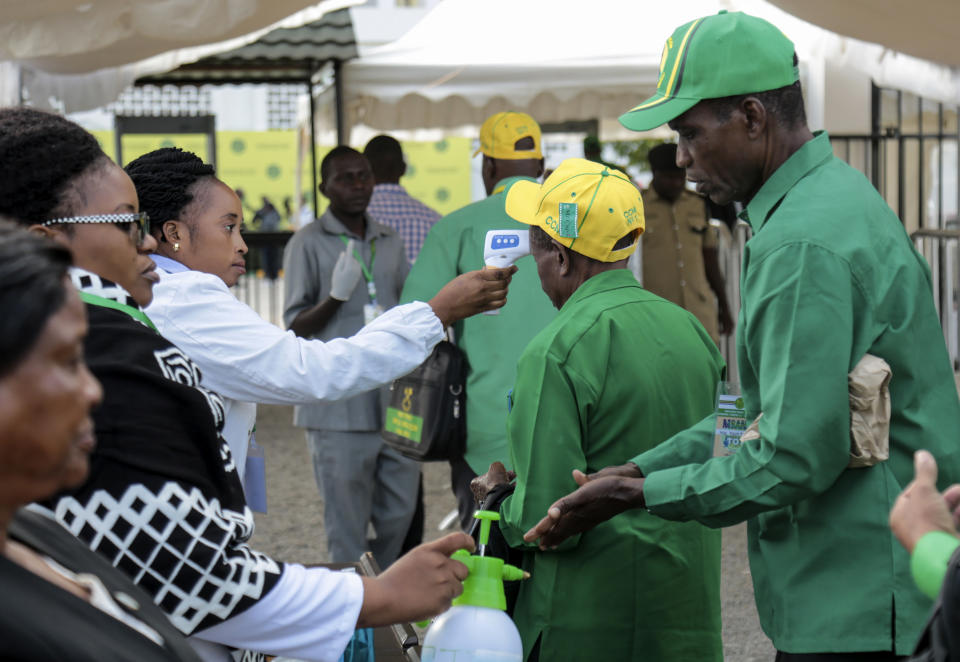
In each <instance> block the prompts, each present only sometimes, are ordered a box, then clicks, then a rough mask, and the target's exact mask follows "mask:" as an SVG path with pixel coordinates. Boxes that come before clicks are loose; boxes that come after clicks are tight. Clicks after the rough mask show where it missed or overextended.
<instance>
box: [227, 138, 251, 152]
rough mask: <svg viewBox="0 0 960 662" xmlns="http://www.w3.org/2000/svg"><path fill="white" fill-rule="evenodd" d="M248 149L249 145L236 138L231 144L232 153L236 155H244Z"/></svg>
mask: <svg viewBox="0 0 960 662" xmlns="http://www.w3.org/2000/svg"><path fill="white" fill-rule="evenodd" d="M246 149H247V143H246V142H244V140H243V139H242V138H235V139H234V141H233V142H232V143H230V151H232V152H233V153H234V154H243V152H244V150H246Z"/></svg>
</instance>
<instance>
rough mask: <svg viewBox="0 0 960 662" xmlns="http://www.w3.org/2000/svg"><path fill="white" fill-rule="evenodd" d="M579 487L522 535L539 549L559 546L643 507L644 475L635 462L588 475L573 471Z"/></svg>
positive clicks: (556, 502) (555, 504) (554, 504)
mask: <svg viewBox="0 0 960 662" xmlns="http://www.w3.org/2000/svg"><path fill="white" fill-rule="evenodd" d="M573 479H574V481H576V483H577V485H579V486H580V487H579V488H578V489H577V490H576V491H575V492H572V493H571V494H568V495H567V496H565V497H563V498H562V499H560V500H559V501H555V502H554V503H553V505H552V506H550V508H549V509H548V510H547V516H546V517H544V518H543V519H542V520H540V521H539V522H538V523H537V524H536V525H535V526H534V527H533V528H532V529H530V530H529V531H527V532H526V533H525V534H524V535H523V539H524V541H526V542H534V541H535V540H538V539H539V541H540V549H549V548H551V547H556V546H557V545H559V544H560V543H561V542H563V541H564V540H566V539H567V538H569V537H570V536H573V535H576V534H578V533H583V532H584V531H589V530H590V529H592V528H594V527H595V526H597V525H598V524H600V523H601V522H605V521H607V520H608V519H610V518H611V517H614V516H615V515H619V514H620V513H622V512H624V511H626V510H630V509H631V508H640V507H642V506H643V478H642V477H641V474H640V470H639V469H638V468H637V466H636V465H635V464H624V465H620V466H615V467H606V468H604V469H601V470H600V471H598V472H597V473H595V474H590V475H589V476H588V475H587V474H585V473H583V472H582V471H578V470H576V469H575V470H574V471H573Z"/></svg>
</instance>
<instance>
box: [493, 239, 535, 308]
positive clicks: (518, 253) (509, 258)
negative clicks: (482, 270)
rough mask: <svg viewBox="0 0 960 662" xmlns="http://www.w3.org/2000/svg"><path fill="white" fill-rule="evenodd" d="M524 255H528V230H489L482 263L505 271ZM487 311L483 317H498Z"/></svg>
mask: <svg viewBox="0 0 960 662" xmlns="http://www.w3.org/2000/svg"><path fill="white" fill-rule="evenodd" d="M524 255H530V231H529V230H490V231H489V232H487V236H486V238H485V239H484V240H483V263H484V264H485V265H486V266H487V267H490V268H493V269H507V268H509V267H510V266H512V265H513V264H514V263H515V262H516V261H517V260H519V259H520V258H522V257H523V256H524ZM499 314H500V310H499V309H497V310H488V311H486V312H484V315H499Z"/></svg>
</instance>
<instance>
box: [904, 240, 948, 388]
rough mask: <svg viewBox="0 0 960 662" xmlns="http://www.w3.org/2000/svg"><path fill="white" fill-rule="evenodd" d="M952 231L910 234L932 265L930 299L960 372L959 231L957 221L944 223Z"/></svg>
mask: <svg viewBox="0 0 960 662" xmlns="http://www.w3.org/2000/svg"><path fill="white" fill-rule="evenodd" d="M947 225H948V226H951V225H952V226H954V227H952V228H950V227H948V229H944V230H936V229H923V230H917V231H915V232H913V233H912V234H911V235H910V238H911V239H912V240H913V244H914V246H916V249H917V251H918V252H919V253H920V254H921V255H922V256H923V257H924V258H925V259H926V260H927V264H929V265H930V266H931V273H932V275H933V300H934V303H936V306H937V312H938V313H939V315H940V325H941V326H942V327H943V339H944V341H945V342H946V344H947V351H948V352H949V353H950V361H951V363H952V364H953V369H954V370H958V369H960V321H958V305H957V304H958V300H957V299H958V296H960V230H958V229H956V225H957V223H956V222H951V223H947Z"/></svg>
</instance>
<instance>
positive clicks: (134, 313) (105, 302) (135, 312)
mask: <svg viewBox="0 0 960 662" xmlns="http://www.w3.org/2000/svg"><path fill="white" fill-rule="evenodd" d="M80 299H81V300H82V301H84V302H85V303H89V304H90V305H91V306H100V307H101V308H113V309H114V310H119V311H120V312H123V313H126V314H127V315H129V316H130V317H132V318H133V319H135V320H137V321H138V322H140V323H141V324H143V325H145V326H149V327H150V328H151V329H153V330H154V331H157V327H155V326H154V325H153V322H151V321H150V318H149V317H147V314H146V313H145V312H143V311H142V310H140V309H139V308H134V307H133V306H128V305H127V304H125V303H120V302H119V301H114V300H113V299H107V298H105V297H101V296H97V295H96V294H90V293H89V292H80ZM157 333H160V332H159V331H157Z"/></svg>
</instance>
